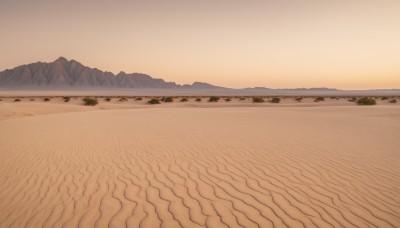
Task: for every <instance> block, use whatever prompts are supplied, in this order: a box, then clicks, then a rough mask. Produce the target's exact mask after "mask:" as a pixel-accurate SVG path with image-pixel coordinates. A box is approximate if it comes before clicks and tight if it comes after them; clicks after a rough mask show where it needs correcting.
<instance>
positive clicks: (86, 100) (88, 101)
mask: <svg viewBox="0 0 400 228" xmlns="http://www.w3.org/2000/svg"><path fill="white" fill-rule="evenodd" d="M83 102H84V104H85V105H86V106H95V105H97V104H98V103H99V102H98V101H97V100H96V99H94V98H89V97H85V98H83Z"/></svg>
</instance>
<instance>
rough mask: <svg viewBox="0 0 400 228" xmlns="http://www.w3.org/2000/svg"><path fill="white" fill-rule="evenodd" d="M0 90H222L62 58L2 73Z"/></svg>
mask: <svg viewBox="0 0 400 228" xmlns="http://www.w3.org/2000/svg"><path fill="white" fill-rule="evenodd" d="M0 87H11V88H18V87H38V88H42V87H43V88H46V87H52V88H57V87H85V88H87V87H88V88H92V87H93V88H153V89H169V88H171V89H179V88H186V89H218V88H222V87H218V86H214V85H211V84H208V83H203V82H194V83H193V84H192V85H188V84H185V85H179V84H176V83H175V82H166V81H164V80H163V79H158V78H153V77H151V76H149V75H146V74H140V73H132V74H126V73H125V72H123V71H121V72H120V73H118V74H117V75H114V74H113V73H111V72H107V71H105V72H103V71H101V70H99V69H97V68H90V67H87V66H84V65H82V64H81V63H79V62H77V61H75V60H67V59H66V58H64V57H60V58H58V59H57V60H55V61H54V62H51V63H43V62H37V63H31V64H28V65H22V66H18V67H15V68H13V69H11V70H5V71H2V72H0Z"/></svg>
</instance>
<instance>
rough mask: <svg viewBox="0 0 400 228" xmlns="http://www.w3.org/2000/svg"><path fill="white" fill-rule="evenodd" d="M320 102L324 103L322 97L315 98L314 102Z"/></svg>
mask: <svg viewBox="0 0 400 228" xmlns="http://www.w3.org/2000/svg"><path fill="white" fill-rule="evenodd" d="M320 101H325V98H324V97H317V98H315V100H314V102H320Z"/></svg>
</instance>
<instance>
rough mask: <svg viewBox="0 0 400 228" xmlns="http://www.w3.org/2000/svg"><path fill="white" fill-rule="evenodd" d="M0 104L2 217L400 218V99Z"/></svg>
mask: <svg viewBox="0 0 400 228" xmlns="http://www.w3.org/2000/svg"><path fill="white" fill-rule="evenodd" d="M12 99H14V98H3V100H2V101H1V102H0V183H1V185H0V227H400V152H399V151H400V150H399V148H400V140H399V139H400V105H399V104H398V103H397V104H387V102H386V103H382V102H381V103H380V104H379V105H376V106H368V107H359V106H356V105H354V104H352V103H349V102H347V101H345V100H344V101H343V100H339V101H336V100H329V101H326V102H323V103H314V102H312V101H311V100H310V101H309V102H307V101H305V102H303V103H301V104H298V103H296V102H294V101H289V100H288V101H284V102H283V103H282V104H251V102H242V103H241V102H238V101H234V102H232V103H229V104H228V103H227V102H223V101H221V102H218V104H209V103H206V102H202V103H201V104H198V103H195V102H192V101H190V102H187V103H176V102H175V103H172V104H162V105H156V106H150V105H145V102H144V101H143V102H142V103H140V102H138V103H137V104H132V103H133V102H132V101H128V102H125V103H121V104H120V103H118V101H111V102H110V103H105V102H101V103H100V104H99V105H98V106H95V107H85V106H82V105H81V104H80V102H81V101H80V100H78V99H76V100H74V99H73V98H72V99H71V101H70V103H68V104H64V103H62V101H61V98H53V99H52V101H51V102H48V103H46V102H43V101H40V100H39V99H36V100H35V101H30V98H22V101H21V102H17V103H15V102H13V101H12Z"/></svg>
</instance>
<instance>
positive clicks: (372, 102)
mask: <svg viewBox="0 0 400 228" xmlns="http://www.w3.org/2000/svg"><path fill="white" fill-rule="evenodd" d="M357 104H358V105H375V104H376V101H375V99H373V98H369V97H363V98H360V99H358V100H357Z"/></svg>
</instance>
